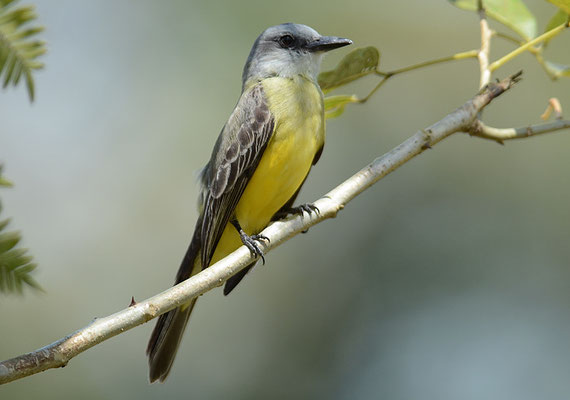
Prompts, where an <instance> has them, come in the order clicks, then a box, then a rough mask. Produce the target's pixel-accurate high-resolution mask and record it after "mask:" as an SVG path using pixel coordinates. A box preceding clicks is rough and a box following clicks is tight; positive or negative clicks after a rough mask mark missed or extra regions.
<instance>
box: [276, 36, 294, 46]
mask: <svg viewBox="0 0 570 400" xmlns="http://www.w3.org/2000/svg"><path fill="white" fill-rule="evenodd" d="M294 43H295V38H294V37H293V36H291V35H283V36H281V37H280V38H279V44H280V45H281V47H285V48H289V47H291V46H293V44H294Z"/></svg>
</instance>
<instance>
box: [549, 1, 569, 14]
mask: <svg viewBox="0 0 570 400" xmlns="http://www.w3.org/2000/svg"><path fill="white" fill-rule="evenodd" d="M548 1H549V2H551V3H552V4H554V5H555V6H556V7H558V8H559V9H561V10H563V11H564V12H565V13H566V14H570V0H548Z"/></svg>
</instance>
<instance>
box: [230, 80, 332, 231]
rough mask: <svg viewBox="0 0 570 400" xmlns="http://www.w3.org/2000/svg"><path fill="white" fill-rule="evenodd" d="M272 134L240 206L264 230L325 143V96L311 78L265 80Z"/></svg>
mask: <svg viewBox="0 0 570 400" xmlns="http://www.w3.org/2000/svg"><path fill="white" fill-rule="evenodd" d="M263 89H264V92H265V95H266V98H267V102H268V105H269V110H270V112H271V114H272V115H273V117H274V118H275V128H274V132H273V135H272V137H271V140H270V142H269V144H268V145H267V148H266V149H265V152H264V153H263V156H262V158H261V161H260V162H259V165H258V167H257V168H256V170H255V172H254V174H253V176H252V178H251V180H250V181H249V183H248V185H247V187H246V189H245V192H244V193H243V195H242V197H241V199H240V201H239V203H238V205H237V207H236V217H237V220H238V221H239V222H240V224H241V225H242V227H243V229H244V230H245V231H246V232H247V233H248V234H252V233H257V232H259V231H260V230H261V229H263V228H264V227H265V226H266V225H267V224H268V223H269V221H270V220H271V217H272V216H273V214H275V213H276V212H277V211H278V210H279V209H280V208H281V207H282V206H283V205H284V204H285V203H286V202H287V201H288V200H289V199H290V198H291V197H292V196H293V195H294V194H295V192H296V191H297V189H298V188H299V187H300V186H301V184H302V183H303V180H304V179H305V177H306V176H307V174H308V173H309V170H310V169H311V165H312V162H313V159H314V157H315V154H316V152H317V151H318V150H319V149H320V148H321V147H322V145H323V142H324V117H323V98H322V94H321V91H320V89H319V88H318V87H317V86H316V85H315V84H314V83H312V82H311V81H309V80H307V79H305V78H302V77H300V76H299V77H297V78H294V79H287V78H279V77H275V78H269V79H265V80H264V81H263Z"/></svg>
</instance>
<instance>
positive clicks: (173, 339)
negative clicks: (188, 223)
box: [146, 220, 201, 383]
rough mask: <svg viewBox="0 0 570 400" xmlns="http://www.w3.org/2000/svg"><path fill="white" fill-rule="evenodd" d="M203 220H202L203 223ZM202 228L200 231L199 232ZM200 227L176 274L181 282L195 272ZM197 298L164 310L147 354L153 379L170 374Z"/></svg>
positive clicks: (198, 250)
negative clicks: (183, 306)
mask: <svg viewBox="0 0 570 400" xmlns="http://www.w3.org/2000/svg"><path fill="white" fill-rule="evenodd" d="M200 223H201V222H200V220H199V221H198V224H200ZM197 232H198V233H197ZM199 232H200V229H196V230H195V231H194V236H193V237H192V241H191V242H190V246H189V247H188V250H187V251H186V255H185V256H184V259H183V260H182V264H181V265H180V268H179V269H178V274H177V275H176V282H175V284H177V283H180V282H182V281H184V280H186V279H188V278H189V277H190V276H191V275H193V273H192V269H193V267H194V260H195V259H196V257H197V256H198V253H199V252H200V237H199ZM196 300H197V299H193V300H192V301H191V302H190V304H189V305H187V306H186V308H184V309H182V308H181V307H179V308H176V309H174V310H172V311H169V312H167V313H166V314H162V315H161V316H160V317H159V318H158V321H157V323H156V326H155V327H154V330H153V331H152V335H151V337H150V340H149V342H148V346H147V348H146V354H147V355H148V366H149V379H150V382H151V383H152V382H154V381H157V380H159V381H160V382H164V380H165V379H166V378H167V377H168V374H169V372H170V369H171V368H172V364H173V363H174V358H175V357H176V351H177V350H178V346H179V345H180V341H181V340H182V335H183V334H184V329H185V328H186V324H187V323H188V319H189V318H190V313H192V309H193V308H194V305H195V304H196Z"/></svg>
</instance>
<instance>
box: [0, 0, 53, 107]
mask: <svg viewBox="0 0 570 400" xmlns="http://www.w3.org/2000/svg"><path fill="white" fill-rule="evenodd" d="M16 1H17V0H0V80H2V81H3V83H2V85H3V87H4V88H5V87H7V86H8V85H10V84H12V85H14V86H16V85H17V84H18V82H20V79H21V78H22V76H23V77H24V79H25V81H26V86H27V88H28V95H29V96H30V101H33V100H34V80H33V77H32V71H33V70H35V69H40V68H43V66H44V65H43V64H42V63H41V62H39V61H37V58H38V57H39V56H41V55H42V54H44V53H45V52H46V47H45V43H44V42H43V41H41V40H37V39H34V38H32V37H33V36H35V35H37V34H38V33H39V32H41V31H43V29H44V28H43V27H28V26H27V25H28V23H29V22H30V21H33V20H35V19H36V13H35V11H34V7H33V6H22V7H13V3H15V2H16Z"/></svg>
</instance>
